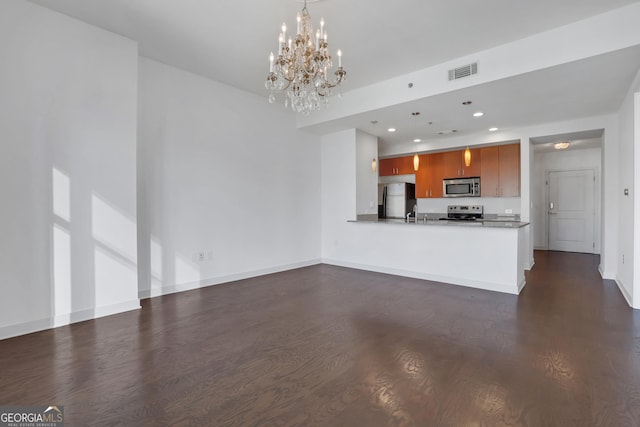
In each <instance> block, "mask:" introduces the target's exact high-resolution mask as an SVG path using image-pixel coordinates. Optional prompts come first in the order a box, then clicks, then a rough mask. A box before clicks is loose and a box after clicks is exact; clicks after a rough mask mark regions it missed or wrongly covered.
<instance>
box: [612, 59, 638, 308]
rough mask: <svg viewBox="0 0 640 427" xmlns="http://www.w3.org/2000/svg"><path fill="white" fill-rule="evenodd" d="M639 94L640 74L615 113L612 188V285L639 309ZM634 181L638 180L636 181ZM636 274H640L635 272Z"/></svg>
mask: <svg viewBox="0 0 640 427" xmlns="http://www.w3.org/2000/svg"><path fill="white" fill-rule="evenodd" d="M638 92H640V72H639V73H638V75H637V76H636V78H635V80H634V83H633V85H632V86H631V87H630V88H629V92H628V93H627V96H626V97H625V99H624V101H623V103H622V106H621V107H620V110H619V112H618V120H619V138H620V143H619V153H618V154H619V162H618V168H617V172H618V176H619V185H618V188H616V195H617V201H618V204H619V206H620V209H619V214H618V223H619V233H618V241H619V246H618V256H617V275H616V281H617V282H618V285H619V286H620V288H621V290H622V292H623V294H624V295H625V297H626V298H627V300H628V302H629V303H630V304H631V305H633V306H634V307H640V301H638V299H639V297H640V290H639V291H638V292H637V293H636V288H638V289H640V284H635V281H636V280H635V277H634V267H635V268H640V262H638V260H636V257H637V256H638V255H637V254H636V252H637V250H639V249H640V248H637V247H636V245H638V244H640V243H639V242H637V241H636V240H635V239H634V233H636V232H637V230H636V228H637V227H638V226H639V225H640V224H636V219H635V215H634V212H635V203H637V202H636V197H635V191H634V189H635V186H636V185H637V184H640V182H638V181H637V179H640V175H639V174H638V172H637V171H636V170H635V169H636V168H635V167H634V166H635V165H636V164H635V161H636V160H635V156H637V155H638V154H637V151H638V150H637V149H636V145H635V144H638V143H639V142H640V135H639V134H640V129H638V128H637V127H636V126H637V125H636V122H637V121H638V117H640V110H639V109H638V107H637V106H636V105H635V103H636V96H637V93H638ZM636 177H638V178H636ZM625 188H627V189H629V195H628V196H625V195H624V189H625ZM637 271H640V270H637Z"/></svg>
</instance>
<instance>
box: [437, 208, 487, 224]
mask: <svg viewBox="0 0 640 427" xmlns="http://www.w3.org/2000/svg"><path fill="white" fill-rule="evenodd" d="M482 218H484V207H483V206H481V205H450V206H448V207H447V217H446V218H440V219H443V220H448V221H477V220H481V219H482Z"/></svg>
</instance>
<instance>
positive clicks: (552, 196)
mask: <svg viewBox="0 0 640 427" xmlns="http://www.w3.org/2000/svg"><path fill="white" fill-rule="evenodd" d="M594 176H595V175H594V172H593V170H578V171H559V172H549V176H548V181H547V182H548V183H549V205H548V206H547V212H548V217H549V249H550V250H552V251H565V252H583V253H594V251H595V244H594V237H593V236H594V232H593V227H594V218H595V206H594V189H595V180H594Z"/></svg>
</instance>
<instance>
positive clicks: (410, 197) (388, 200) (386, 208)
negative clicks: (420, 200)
mask: <svg viewBox="0 0 640 427" xmlns="http://www.w3.org/2000/svg"><path fill="white" fill-rule="evenodd" d="M415 205H416V185H415V184H411V183H409V182H394V183H391V184H379V185H378V216H379V217H380V218H403V219H404V218H406V215H407V214H408V213H409V212H413V207H414V206H415Z"/></svg>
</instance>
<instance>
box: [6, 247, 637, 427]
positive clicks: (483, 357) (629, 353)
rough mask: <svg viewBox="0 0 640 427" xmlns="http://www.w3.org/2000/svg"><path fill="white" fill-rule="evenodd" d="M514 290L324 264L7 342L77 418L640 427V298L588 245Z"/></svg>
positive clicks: (18, 392) (9, 381) (41, 392)
mask: <svg viewBox="0 0 640 427" xmlns="http://www.w3.org/2000/svg"><path fill="white" fill-rule="evenodd" d="M535 259H536V265H535V267H534V268H533V270H532V271H531V272H528V273H527V286H526V287H525V289H524V290H523V292H522V294H521V295H520V296H519V297H516V296H511V295H505V294H500V293H494V292H487V291H480V290H474V289H470V288H464V287H458V286H451V285H445V284H441V283H431V282H425V281H421V280H415V279H409V278H402V277H396V276H390V275H385V274H378V273H371V272H365V271H358V270H350V269H346V268H339V267H333V266H328V265H318V266H313V267H308V268H303V269H299V270H295V271H289V272H284V273H279V274H273V275H269V276H264V277H259V278H255V279H250V280H243V281H239V282H235V283H231V284H225V285H218V286H214V287H210V288H205V289H201V290H196V291H191V292H185V293H181V294H176V295H171V296H166V297H161V298H155V299H151V300H145V301H143V308H142V310H141V311H139V312H130V313H124V314H120V315H116V316H111V317H107V318H102V319H98V320H95V321H89V322H84V323H80V324H75V325H71V326H68V327H62V328H58V329H54V330H49V331H44V332H39V333H35V334H31V335H27V336H22V337H17V338H13V339H8V340H4V341H0V369H1V370H0V405H50V404H58V405H64V406H65V417H66V421H67V424H66V425H69V426H95V425H108V426H111V425H122V426H140V425H148V426H164V425H166V426H356V427H359V426H362V427H364V426H367V427H370V426H638V425H640V338H639V333H640V314H639V313H638V312H634V310H632V309H630V308H629V307H628V305H627V304H626V302H625V301H624V299H623V297H622V295H621V294H620V292H619V290H618V289H617V287H616V285H615V283H613V282H611V281H603V280H602V279H601V278H600V276H599V274H598V272H597V265H598V258H597V257H596V256H592V255H584V254H570V253H558V252H536V254H535Z"/></svg>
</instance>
